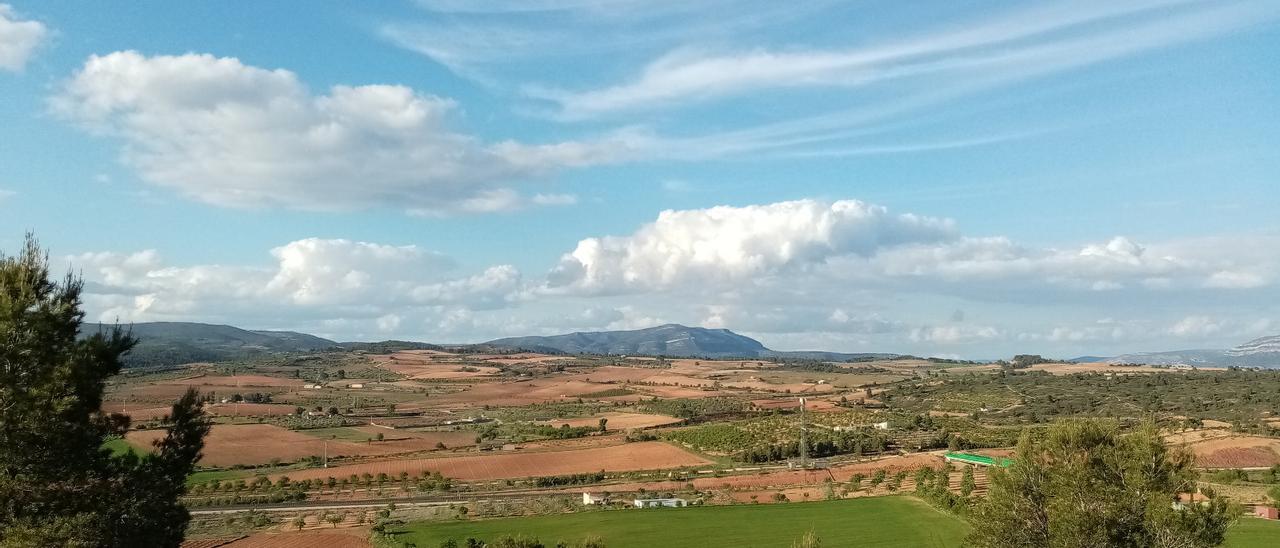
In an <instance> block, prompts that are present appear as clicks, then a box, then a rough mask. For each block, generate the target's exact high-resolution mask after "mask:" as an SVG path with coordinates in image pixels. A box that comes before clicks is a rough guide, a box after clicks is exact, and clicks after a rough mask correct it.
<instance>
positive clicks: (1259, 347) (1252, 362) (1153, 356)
mask: <svg viewBox="0 0 1280 548" xmlns="http://www.w3.org/2000/svg"><path fill="white" fill-rule="evenodd" d="M1073 361H1099V362H1103V363H1142V364H1150V365H1175V364H1180V363H1184V364H1187V365H1194V366H1201V367H1263V368H1268V369H1280V335H1271V336H1267V337H1259V338H1257V339H1254V340H1252V341H1249V342H1246V343H1244V344H1241V345H1239V346H1236V347H1235V348H1231V349H1228V350H1219V349H1194V350H1174V351H1169V352H1138V353H1133V354H1122V355H1120V356H1115V357H1111V358H1103V357H1097V356H1085V357H1081V358H1076V359H1075V360H1073Z"/></svg>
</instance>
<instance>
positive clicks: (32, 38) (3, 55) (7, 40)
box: [0, 4, 49, 72]
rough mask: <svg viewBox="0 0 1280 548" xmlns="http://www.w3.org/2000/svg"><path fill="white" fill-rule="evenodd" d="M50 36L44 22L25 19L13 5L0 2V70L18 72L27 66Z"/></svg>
mask: <svg viewBox="0 0 1280 548" xmlns="http://www.w3.org/2000/svg"><path fill="white" fill-rule="evenodd" d="M48 36H49V29H48V28H47V27H45V25H44V23H41V22H39V21H30V20H24V19H22V18H21V17H19V16H18V14H17V13H16V12H15V11H14V10H13V6H10V5H9V4H0V70H8V71H13V72H17V71H20V70H22V69H23V68H25V67H26V66H27V61H29V60H31V56H32V54H34V53H35V51H36V48H37V47H39V46H40V44H41V43H42V42H44V40H45V39H46V38H48Z"/></svg>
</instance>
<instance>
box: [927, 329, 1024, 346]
mask: <svg viewBox="0 0 1280 548" xmlns="http://www.w3.org/2000/svg"><path fill="white" fill-rule="evenodd" d="M910 337H911V340H913V341H917V342H927V343H934V344H969V343H976V342H984V341H991V340H994V339H999V338H1002V337H1004V333H1002V332H1001V331H1000V330H999V329H998V328H995V327H992V326H973V325H939V326H932V327H918V328H915V329H913V330H912V331H911V335H910Z"/></svg>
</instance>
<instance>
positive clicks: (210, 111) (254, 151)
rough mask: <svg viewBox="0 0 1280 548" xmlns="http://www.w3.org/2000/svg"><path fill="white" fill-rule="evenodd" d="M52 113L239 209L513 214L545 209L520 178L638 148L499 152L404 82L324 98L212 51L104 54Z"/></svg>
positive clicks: (512, 147)
mask: <svg viewBox="0 0 1280 548" xmlns="http://www.w3.org/2000/svg"><path fill="white" fill-rule="evenodd" d="M50 104H51V108H52V109H53V111H54V112H55V113H57V114H59V115H60V116H62V117H64V118H66V119H68V120H72V121H74V122H77V123H79V124H81V125H83V126H84V127H86V128H88V129H89V130H91V131H93V132H95V133H98V134H100V135H105V136H108V137H110V138H112V139H116V140H118V141H120V142H121V145H122V155H123V159H124V161H125V162H126V163H127V164H129V165H130V166H132V167H134V168H135V169H136V170H137V171H138V172H139V173H140V175H141V176H142V178H143V179H144V180H146V181H147V182H150V183H152V184H155V185H159V186H163V187H166V188H171V189H174V190H176V191H178V192H180V193H182V194H184V195H187V196H189V197H192V198H195V199H198V200H201V201H204V202H208V203H211V204H216V205H221V206H234V207H286V208H299V209H312V210H334V209H353V208H367V207H375V206H388V207H397V208H404V209H406V210H409V211H411V212H414V213H419V214H441V213H452V212H491V211H503V210H509V209H514V208H517V207H520V206H522V205H526V204H529V203H538V201H537V200H535V199H528V198H525V197H523V196H521V194H520V193H519V192H518V191H517V190H516V189H513V188H511V187H510V186H509V185H510V184H511V183H512V182H516V181H521V180H525V179H528V178H534V177H539V176H544V175H547V174H550V173H553V172H555V171H556V170H558V169H561V168H564V167H576V166H586V165H592V164H598V163H603V162H609V161H614V160H617V159H618V158H620V157H622V156H624V155H625V154H626V153H627V150H628V147H629V146H631V144H632V143H631V142H630V141H629V139H630V137H626V136H624V135H622V134H619V135H617V136H610V137H607V138H604V139H601V140H597V141H590V142H585V141H584V142H561V143H550V144H527V143H520V142H515V141H502V142H497V143H485V142H482V141H481V140H479V139H477V138H476V137H473V136H470V135H467V134H465V133H461V132H458V131H455V130H451V129H449V127H448V125H449V124H448V121H449V120H448V119H449V116H450V114H451V113H452V112H453V111H454V110H455V104H454V102H453V101H452V100H450V99H447V98H443V97H438V96H434V95H430V94H425V93H421V92H418V91H415V90H413V89H410V88H408V87H405V86H398V85H363V86H345V85H338V86H333V87H332V88H331V89H329V90H328V92H327V93H324V94H315V93H312V92H311V91H310V90H308V89H307V87H306V86H305V85H304V84H303V83H302V82H300V81H299V79H298V77H297V75H295V74H294V73H292V72H289V71H287V70H283V69H276V70H268V69H263V68H258V67H254V66H250V65H246V64H244V63H242V62H240V60H238V59H235V58H231V57H214V56H212V55H207V54H206V55H201V54H186V55H177V56H168V55H160V56H146V55H143V54H141V53H138V52H134V51H122V52H116V53H111V54H107V55H102V56H98V55H95V56H92V57H90V58H89V59H88V61H86V62H85V64H84V66H83V67H82V68H81V69H80V70H79V71H78V72H77V73H76V74H75V75H74V76H73V77H72V78H71V79H70V80H69V81H67V82H66V83H65V84H64V85H63V87H62V89H61V91H60V92H59V93H58V94H57V95H56V96H54V97H53V98H52V99H51V100H50ZM546 200H547V199H546V198H543V199H542V201H543V202H545V201H546ZM552 201H556V200H554V199H553V200H552ZM560 201H563V199H561V200H560Z"/></svg>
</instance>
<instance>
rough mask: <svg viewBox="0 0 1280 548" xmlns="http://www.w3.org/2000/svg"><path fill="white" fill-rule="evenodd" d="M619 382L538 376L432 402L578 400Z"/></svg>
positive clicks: (498, 403) (477, 386)
mask: <svg viewBox="0 0 1280 548" xmlns="http://www.w3.org/2000/svg"><path fill="white" fill-rule="evenodd" d="M609 388H617V386H616V385H608V384H599V383H590V382H584V381H578V380H564V379H561V378H554V377H553V378H549V379H536V380H531V381H518V382H494V383H484V384H475V385H472V386H471V387H469V388H468V389H467V390H464V391H462V392H455V393H452V394H443V395H440V396H437V397H433V398H432V399H431V400H430V404H431V405H436V406H441V405H445V406H448V405H472V406H479V405H485V404H488V405H496V406H511V405H529V404H532V403H543V402H553V401H566V400H576V399H577V398H578V397H580V396H581V395H583V394H590V393H592V392H599V391H601V390H607V389H609Z"/></svg>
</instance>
